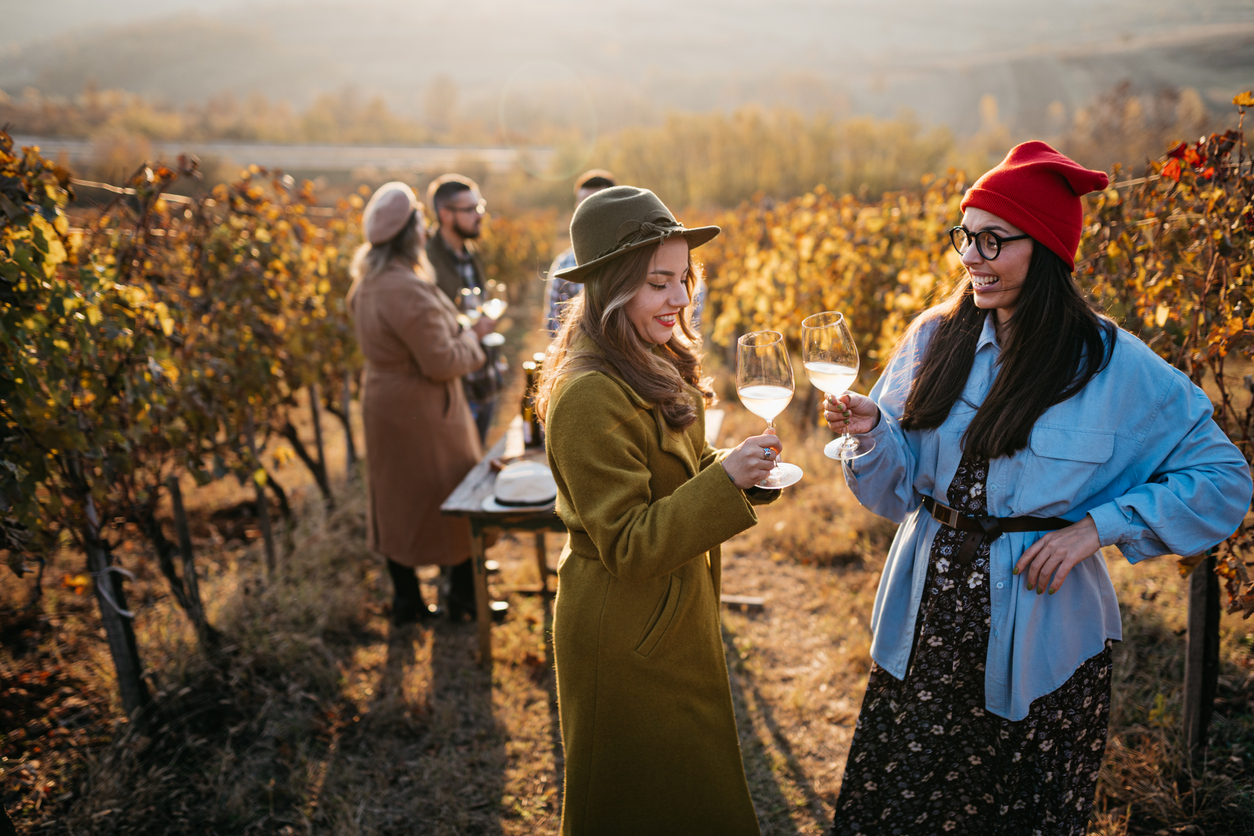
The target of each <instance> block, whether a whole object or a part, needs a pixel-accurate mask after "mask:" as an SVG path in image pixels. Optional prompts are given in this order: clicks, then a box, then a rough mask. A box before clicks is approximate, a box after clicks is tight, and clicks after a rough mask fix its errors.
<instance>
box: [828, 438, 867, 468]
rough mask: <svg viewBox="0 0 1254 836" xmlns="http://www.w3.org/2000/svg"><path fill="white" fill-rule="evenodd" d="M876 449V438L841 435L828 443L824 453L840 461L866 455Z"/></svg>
mask: <svg viewBox="0 0 1254 836" xmlns="http://www.w3.org/2000/svg"><path fill="white" fill-rule="evenodd" d="M874 449H875V439H873V438H866V437H865V436H849V437H848V438H846V437H845V436H843V435H842V436H841V437H840V438H837V439H833V440H832V441H829V442H828V443H827V446H826V447H824V448H823V455H825V456H827V457H828V458H829V459H835V460H836V461H838V462H847V461H850V460H852V459H857V458H860V457H862V456H865V455H866V454H867V453H869V452H871V451H872V450H874Z"/></svg>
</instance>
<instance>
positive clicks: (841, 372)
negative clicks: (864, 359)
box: [801, 311, 875, 461]
mask: <svg viewBox="0 0 1254 836" xmlns="http://www.w3.org/2000/svg"><path fill="white" fill-rule="evenodd" d="M801 356H802V358H803V363H804V364H805V370H806V375H807V376H808V377H809V378H810V382H811V383H813V384H814V386H815V388H816V389H818V390H819V391H821V392H825V393H826V394H828V395H831V396H832V397H833V398H839V397H840V396H841V395H843V394H845V392H846V391H848V389H849V387H850V386H851V385H853V382H854V381H855V380H857V378H858V346H857V345H855V344H854V341H853V334H851V333H849V324H848V323H847V322H846V321H845V315H844V314H841V313H837V312H836V311H824V312H823V313H816V314H814V315H812V316H807V317H806V318H805V319H804V320H802V322H801ZM874 449H875V440H874V439H872V438H867V437H865V436H861V437H858V438H854V437H853V436H852V435H850V434H849V431H848V430H846V431H845V434H844V435H842V436H841V437H840V438H837V439H835V440H834V441H831V442H829V443H828V445H827V446H826V447H824V448H823V454H824V455H825V456H827V457H828V458H829V459H836V460H838V461H849V460H850V459H856V458H858V457H859V456H865V455H866V454H867V453H869V452H871V451H872V450H874Z"/></svg>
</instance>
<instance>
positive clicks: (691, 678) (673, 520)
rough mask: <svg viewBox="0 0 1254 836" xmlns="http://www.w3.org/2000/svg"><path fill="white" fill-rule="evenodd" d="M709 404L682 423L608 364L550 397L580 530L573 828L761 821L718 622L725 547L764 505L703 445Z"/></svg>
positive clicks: (575, 561) (569, 699)
mask: <svg viewBox="0 0 1254 836" xmlns="http://www.w3.org/2000/svg"><path fill="white" fill-rule="evenodd" d="M693 394H694V395H695V394H696V393H695V390H694V392H693ZM697 402H698V404H700V403H701V401H700V398H697ZM699 410H700V414H699V416H698V420H697V421H696V423H694V424H693V425H692V427H690V428H689V429H688V431H686V432H683V433H680V432H676V431H673V430H671V429H669V428H668V427H667V425H666V424H665V421H664V420H663V419H662V417H661V415H660V413H659V412H658V411H657V410H655V409H652V408H651V407H650V405H649V404H648V403H647V402H646V401H644V400H643V399H642V398H641V397H640V396H639V395H637V394H636V393H635V392H634V391H632V390H631V389H630V388H629V387H628V386H627V385H626V384H624V383H622V382H620V381H619V380H617V379H616V378H613V377H611V376H609V375H607V374H603V373H600V372H586V373H583V374H581V375H577V376H575V377H573V378H572V379H571V380H570V381H568V382H566V383H565V385H564V386H563V387H562V388H561V389H560V391H559V392H558V393H557V395H556V396H555V397H554V399H553V400H552V402H551V403H550V405H549V411H548V416H547V436H546V437H547V444H548V457H549V463H550V466H551V468H552V470H553V475H554V477H555V478H556V479H557V485H558V499H557V513H558V515H559V516H560V517H561V518H562V521H563V522H564V523H565V524H566V526H567V527H568V528H569V530H570V539H569V541H568V543H567V545H566V547H565V548H564V549H563V551H562V555H561V560H560V562H559V564H558V577H559V583H558V595H557V602H556V608H555V611H554V624H553V648H554V653H555V656H556V662H557V692H558V708H559V715H560V718H561V726H562V742H563V744H564V746H565V750H566V792H565V796H564V800H563V807H562V833H563V834H570V835H571V836H576V835H578V834H595V835H596V836H611V835H612V834H632V836H639V834H671V833H674V834H685V836H703V834H709V836H741V835H742V834H744V835H745V836H756V834H758V832H759V829H758V822H757V816H756V814H755V812H754V809H753V803H752V801H751V800H750V798H749V790H748V786H747V784H746V781H745V773H744V766H743V764H742V762H741V756H740V745H739V740H738V738H737V734H736V718H735V715H734V714H733V710H732V697H731V689H730V686H729V683H728V676H727V662H726V659H725V658H724V651H723V642H722V636H721V631H720V622H719V588H720V580H721V571H722V564H721V557H720V552H719V544H721V543H722V542H723V541H725V540H727V539H728V538H729V537H731V536H733V535H735V534H736V533H738V532H740V531H744V530H745V529H747V528H749V527H750V526H752V525H754V524H755V523H756V522H757V514H756V513H755V511H754V509H753V508H752V507H751V502H750V500H749V499H748V497H746V495H745V493H744V492H743V491H741V490H740V489H739V488H737V487H736V486H735V485H734V484H732V481H731V479H730V478H729V477H728V475H727V473H726V471H724V470H723V468H722V467H721V466H720V465H719V462H720V461H721V460H722V458H723V456H724V455H726V453H727V452H728V451H723V450H714V449H713V448H711V447H710V446H709V445H708V444H706V442H705V430H704V428H705V415H704V409H703V408H702V407H699ZM772 493H774V494H778V492H777V491H776V492H772Z"/></svg>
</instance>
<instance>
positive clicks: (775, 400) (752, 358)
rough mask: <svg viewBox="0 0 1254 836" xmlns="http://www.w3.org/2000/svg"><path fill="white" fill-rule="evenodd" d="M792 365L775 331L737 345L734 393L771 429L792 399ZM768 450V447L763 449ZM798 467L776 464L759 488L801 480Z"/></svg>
mask: <svg viewBox="0 0 1254 836" xmlns="http://www.w3.org/2000/svg"><path fill="white" fill-rule="evenodd" d="M793 386H794V384H793V376H792V364H791V363H789V362H788V349H787V348H786V347H785V345H784V335H783V334H781V333H779V332H778V331H752V332H750V333H748V334H745V335H744V336H743V337H741V338H740V339H739V340H737V342H736V394H738V395H740V402H741V403H743V404H744V405H745V409H747V410H749V411H750V412H752V413H753V414H754V415H756V416H758V417H759V418H765V419H766V426H767V427H768V428H774V426H775V417H776V416H777V415H779V414H780V413H781V412H783V411H784V408H785V407H786V406H788V403H789V401H791V400H792V393H793ZM764 449H769V448H764ZM801 476H802V473H801V468H799V467H797V466H796V465H795V464H786V463H784V462H781V461H776V462H775V467H773V468H772V469H771V473H770V475H769V476H767V477H766V478H765V479H763V480H762V481H761V482H758V484H757V486H758V487H759V488H776V489H778V488H786V487H788V486H789V485H795V484H796V483H797V482H799V481H801Z"/></svg>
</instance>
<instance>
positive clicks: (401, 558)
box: [348, 182, 493, 625]
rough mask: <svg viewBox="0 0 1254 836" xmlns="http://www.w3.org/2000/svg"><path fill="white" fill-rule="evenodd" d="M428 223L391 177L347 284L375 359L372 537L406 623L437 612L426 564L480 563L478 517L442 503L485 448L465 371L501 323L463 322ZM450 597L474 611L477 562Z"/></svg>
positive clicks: (478, 361)
mask: <svg viewBox="0 0 1254 836" xmlns="http://www.w3.org/2000/svg"><path fill="white" fill-rule="evenodd" d="M425 229H426V226H425V224H424V223H423V217H422V207H421V205H420V204H419V203H418V200H417V198H416V197H415V196H414V193H413V190H412V189H410V188H409V186H407V185H405V184H404V183H399V182H392V183H386V184H384V185H383V186H380V187H379V190H378V191H376V192H375V193H374V196H373V197H371V198H370V202H369V203H368V204H367V205H366V210H365V213H364V215H363V218H362V231H363V234H364V236H365V238H366V243H364V244H362V245H361V247H360V248H359V249H358V250H357V254H356V256H355V257H354V259H353V266H352V275H353V285H352V287H351V288H350V289H349V291H348V306H349V310H350V311H351V312H352V315H353V322H354V325H355V328H356V331H357V342H358V343H359V344H360V346H361V351H362V354H363V355H365V359H366V368H365V373H364V375H363V382H362V399H361V400H362V416H363V419H364V423H365V428H366V469H367V496H368V510H367V520H366V531H367V542H368V544H369V546H370V548H371V550H373V551H374V552H376V553H378V554H381V555H383V557H385V558H386V559H387V566H388V571H389V574H390V575H391V577H392V584H393V588H394V590H395V596H394V597H393V599H392V620H393V622H394V623H396V624H398V625H399V624H405V623H409V622H413V621H418V620H421V619H425V618H427V617H429V616H431V615H432V614H433V612H434V611H433V609H432V608H430V607H428V606H427V605H426V603H425V602H424V601H423V599H422V592H421V590H420V588H419V585H418V578H417V576H416V575H415V573H414V567H415V566H425V565H432V564H435V565H440V566H456V565H458V564H462V565H464V566H465V567H466V568H467V569H468V568H469V567H470V564H469V562H467V558H468V557H469V555H470V526H469V523H468V522H467V521H466V520H464V519H459V518H453V517H447V516H444V515H442V514H441V513H440V503H442V502H443V501H444V500H445V498H447V497H448V495H449V494H450V493H452V491H453V489H454V488H456V487H457V485H458V483H459V482H461V480H462V479H463V478H464V477H465V475H466V474H467V473H468V472H469V471H470V469H471V468H472V467H474V466H475V464H476V463H477V462H478V461H479V459H480V458H481V457H482V455H483V453H482V450H481V448H480V446H479V436H478V434H477V432H476V431H475V424H474V420H473V419H472V418H471V415H470V409H469V407H468V406H467V404H466V396H465V394H464V393H463V392H462V384H461V377H462V376H463V375H464V374H466V373H467V372H469V371H472V370H474V369H477V368H479V367H480V366H482V365H483V363H484V354H483V350H482V349H481V348H480V347H479V339H480V337H482V336H483V335H485V334H487V333H489V332H490V331H491V330H492V327H493V324H492V322H491V321H490V320H488V319H487V317H484V318H483V319H481V320H480V321H479V323H477V324H476V326H475V327H474V328H473V329H471V330H463V329H462V327H461V326H460V325H459V324H458V321H457V310H456V309H455V308H454V307H453V303H452V302H450V301H449V300H448V298H447V297H446V296H445V295H444V294H443V293H442V292H440V290H439V288H437V287H436V286H435V285H434V284H433V283H432V281H431V279H430V274H429V272H428V271H427V270H426V269H424V267H423V264H424V260H423V258H422V252H423V246H424V244H425V243H426V232H425ZM463 575H464V577H463ZM447 603H448V605H449V609H450V615H451V616H453V617H458V616H459V615H460V614H461V612H466V613H467V614H473V613H474V610H475V608H474V585H473V583H472V582H471V577H470V573H469V572H461V573H457V572H455V573H454V574H453V577H452V582H451V584H450V589H449V594H448V596H447ZM459 611H460V612H459Z"/></svg>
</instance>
